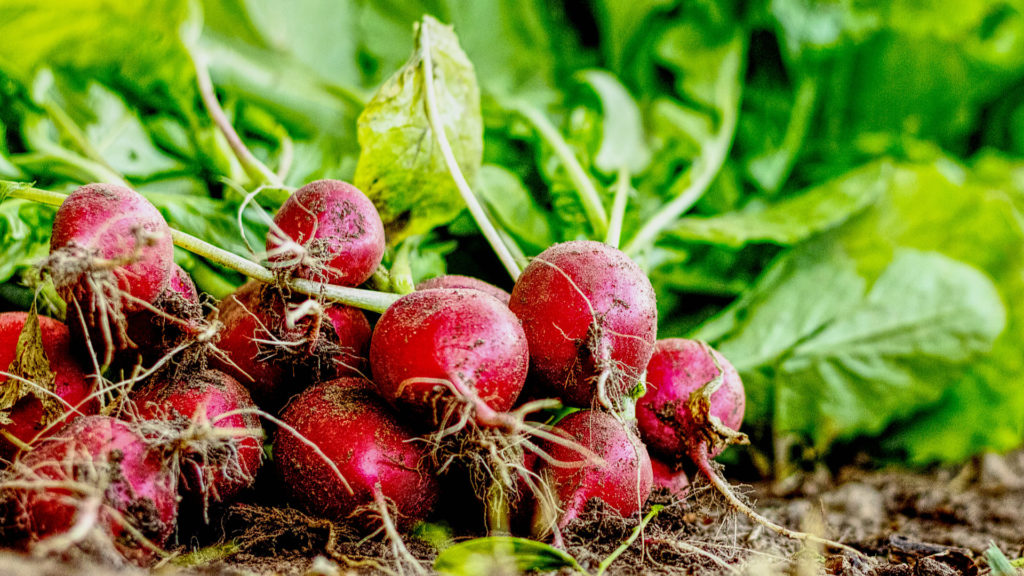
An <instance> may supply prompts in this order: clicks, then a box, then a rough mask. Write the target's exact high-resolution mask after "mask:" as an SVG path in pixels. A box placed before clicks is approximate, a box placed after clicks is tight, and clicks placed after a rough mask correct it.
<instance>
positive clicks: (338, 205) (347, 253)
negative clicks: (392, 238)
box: [267, 180, 385, 286]
mask: <svg viewBox="0 0 1024 576" xmlns="http://www.w3.org/2000/svg"><path fill="white" fill-rule="evenodd" d="M274 224H275V228H276V230H272V231H271V234H270V236H269V237H268V238H267V253H268V255H269V257H270V262H271V264H272V265H273V266H276V267H285V268H291V267H294V272H295V274H296V275H297V276H299V277H302V278H309V279H311V280H322V281H324V282H327V283H329V284H336V285H339V286H358V285H359V284H362V283H363V282H366V281H367V280H369V279H370V276H373V272H374V271H375V270H376V269H377V266H379V265H380V261H381V259H382V258H383V257H384V248H385V244H384V224H383V223H382V222H381V220H380V215H379V214H378V213H377V209H376V208H375V207H374V206H373V203H372V202H370V199H369V198H367V197H366V195H365V194H363V193H362V192H360V191H359V189H358V188H356V187H355V186H353V185H351V184H349V183H347V182H341V181H340V180H317V181H316V182H311V183H309V184H306V185H305V186H303V187H302V188H299V189H298V190H296V191H295V193H294V194H292V195H291V197H289V198H288V200H286V201H285V203H284V204H283V205H282V206H281V209H280V210H278V212H277V215H276V216H275V217H274Z"/></svg>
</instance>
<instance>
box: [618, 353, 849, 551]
mask: <svg viewBox="0 0 1024 576" xmlns="http://www.w3.org/2000/svg"><path fill="white" fill-rule="evenodd" d="M647 383H648V388H647V393H646V394H645V395H644V396H642V397H641V398H640V399H639V400H638V401H637V406H636V415H637V423H638V424H639V428H640V433H641V435H642V436H643V438H644V440H645V441H646V442H647V443H648V444H649V445H650V446H651V448H652V449H655V450H656V451H658V452H660V453H661V454H663V455H665V456H667V457H669V458H672V459H673V462H676V463H677V462H678V461H679V460H680V459H681V458H683V457H684V456H685V457H688V458H689V459H691V460H692V461H693V463H694V464H696V465H697V470H698V471H700V473H701V474H702V475H704V476H705V477H706V478H707V479H708V481H709V482H711V484H712V486H714V487H715V489H716V490H717V491H718V492H719V493H720V494H722V496H724V497H725V498H726V500H727V501H728V502H729V504H730V505H731V506H732V507H733V508H735V509H736V510H738V511H740V512H741V513H743V514H744V515H746V516H747V517H748V518H750V519H751V520H753V521H755V522H757V523H759V524H761V525H762V526H764V527H765V528H768V529H769V530H772V531H774V532H776V533H778V534H782V535H783V536H786V537H789V538H793V539H796V540H807V541H811V542H817V543H820V544H824V545H828V546H833V547H836V548H842V549H844V550H847V551H849V552H852V553H854V554H857V555H859V556H863V554H862V553H861V552H860V551H858V550H855V549H853V548H850V547H849V546H846V545H845V544H840V543H839V542H835V541H832V540H828V539H826V538H821V537H819V536H816V535H814V534H807V533H804V532H797V531H795V530H790V529H789V528H786V527H784V526H780V525H778V524H776V523H774V522H772V521H771V520H768V519H767V518H765V517H764V516H761V515H760V514H758V513H757V512H756V511H755V510H754V509H753V508H751V507H750V506H749V505H748V504H747V503H746V502H744V501H743V500H741V499H740V498H739V497H738V496H736V494H735V493H734V492H733V490H732V487H731V486H729V483H728V482H726V481H725V479H724V478H722V476H721V474H720V473H719V472H718V470H716V469H715V467H714V465H713V464H712V463H711V459H712V458H714V457H715V456H716V455H718V454H719V453H721V451H722V450H723V449H725V448H726V447H727V446H729V445H730V444H745V443H746V442H747V437H746V435H745V434H742V433H740V432H739V431H738V428H739V427H740V423H741V422H742V421H743V409H744V406H745V403H746V400H745V394H744V390H743V383H742V382H741V381H740V378H739V375H737V373H736V370H735V369H734V368H733V367H732V365H730V364H729V362H728V361H727V360H726V359H725V358H724V357H722V355H721V354H719V353H718V352H717V351H715V350H714V349H712V348H711V347H710V346H708V345H707V344H705V343H704V342H700V341H697V340H684V339H679V338H670V339H666V340H662V341H660V342H658V345H657V347H656V350H655V353H654V356H653V357H652V358H651V362H650V365H649V366H648V368H647Z"/></svg>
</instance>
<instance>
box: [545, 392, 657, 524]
mask: <svg viewBox="0 0 1024 576" xmlns="http://www.w3.org/2000/svg"><path fill="white" fill-rule="evenodd" d="M555 428H556V429H558V430H560V431H561V432H562V433H563V435H565V436H566V437H568V438H572V439H573V440H575V441H576V442H578V443H579V444H580V446H582V447H583V448H585V449H586V450H589V451H590V452H591V453H593V455H595V456H597V457H598V458H599V459H600V460H601V461H600V462H595V461H594V460H593V458H590V459H588V458H587V457H586V456H585V455H584V453H583V452H581V451H580V450H579V449H573V448H572V447H567V446H564V445H548V446H547V447H546V448H547V452H548V454H549V455H550V457H551V461H545V462H542V463H541V466H540V471H539V472H540V475H541V477H542V478H544V481H545V484H546V485H547V486H548V487H549V488H550V489H551V490H552V491H554V495H555V500H556V502H557V503H558V505H559V508H560V509H561V510H562V511H561V513H560V514H559V513H557V512H556V511H554V510H550V509H548V507H546V506H543V505H538V507H537V511H536V513H535V515H534V523H533V530H534V533H535V535H537V536H541V535H543V534H545V533H547V532H548V531H550V530H551V529H552V528H553V527H555V526H557V527H558V528H564V527H565V526H566V525H567V524H568V523H569V522H571V521H572V520H574V519H576V518H578V517H579V515H580V514H581V513H582V512H583V509H584V508H585V507H586V505H587V501H588V500H590V499H591V498H598V499H600V500H603V501H604V502H605V504H607V505H608V507H609V508H610V509H611V510H614V511H615V512H617V513H618V514H620V515H621V516H623V517H630V516H633V515H636V514H638V513H639V512H640V510H641V509H642V508H643V505H644V503H645V502H646V501H647V497H648V496H650V494H651V483H652V474H653V473H652V471H651V458H650V456H649V455H648V454H647V448H645V447H644V445H643V443H642V442H641V441H640V439H639V438H637V437H636V435H635V434H633V433H632V432H630V431H629V430H628V429H627V428H626V426H625V425H624V424H623V423H622V422H620V421H618V420H616V419H615V417H614V416H612V415H610V414H608V413H607V412H600V411H596V410H580V411H578V412H573V413H572V414H570V415H568V416H566V417H565V418H563V419H562V420H561V421H560V422H559V423H558V424H556V425H555ZM555 462H557V463H558V464H557V465H556V464H555ZM542 502H543V500H542V499H539V500H538V503H542Z"/></svg>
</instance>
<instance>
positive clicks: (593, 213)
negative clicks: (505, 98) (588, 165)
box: [512, 102, 608, 237]
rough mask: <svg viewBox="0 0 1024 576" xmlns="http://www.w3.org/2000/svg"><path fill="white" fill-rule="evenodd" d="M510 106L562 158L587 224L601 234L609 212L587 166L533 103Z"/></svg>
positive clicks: (597, 234)
mask: <svg viewBox="0 0 1024 576" xmlns="http://www.w3.org/2000/svg"><path fill="white" fill-rule="evenodd" d="M512 108H513V109H514V110H516V111H517V112H519V114H521V115H522V116H523V118H526V120H527V121H529V122H530V124H532V125H533V127H534V129H536V130H537V133H538V134H540V136H541V138H543V139H544V141H545V142H547V143H548V145H549V146H551V148H552V149H553V150H554V151H555V156H558V159H559V160H561V161H562V166H564V167H565V170H566V172H568V173H569V179H570V180H572V183H573V185H575V186H576V191H577V192H578V193H579V195H580V202H581V203H582V204H583V211H584V212H585V213H586V215H587V220H589V222H590V227H591V228H593V229H594V235H595V236H597V237H600V236H603V235H604V234H605V232H606V230H607V229H608V215H607V214H606V213H605V210H604V204H602V203H601V196H600V195H599V194H598V193H597V188H595V187H594V183H593V181H591V179H590V176H588V175H587V172H586V170H584V169H583V166H582V165H580V161H579V159H578V158H576V154H574V153H573V151H572V148H570V147H569V143H568V142H566V141H565V138H563V137H562V133H561V132H559V131H558V129H557V128H555V126H554V124H552V123H551V121H550V120H548V118H547V116H545V115H544V114H543V113H542V112H541V111H540V110H537V109H536V108H534V107H533V106H530V105H529V104H525V103H522V102H517V103H514V104H513V105H512Z"/></svg>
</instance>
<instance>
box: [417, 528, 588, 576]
mask: <svg viewBox="0 0 1024 576" xmlns="http://www.w3.org/2000/svg"><path fill="white" fill-rule="evenodd" d="M500 566H505V567H508V568H510V569H512V570H515V571H516V572H551V571H554V570H559V569H561V568H570V569H573V570H576V571H579V572H584V570H583V569H582V568H581V567H580V565H579V564H578V563H577V562H576V559H575V558H573V557H572V556H570V555H569V554H567V553H566V552H563V551H562V550H559V549H557V548H555V547H553V546H551V545H549V544H545V543H543V542H537V541H536V540H528V539H526V538H516V537H512V536H490V537H487V538H475V539H473V540H468V541H466V542H460V543H458V544H455V545H454V546H451V547H449V548H446V549H445V550H444V551H443V552H441V553H440V554H439V555H438V556H437V560H435V561H434V570H436V571H437V572H438V573H439V574H443V575H445V576H469V575H475V574H485V573H494V572H499V571H500V570H499V567H500Z"/></svg>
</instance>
